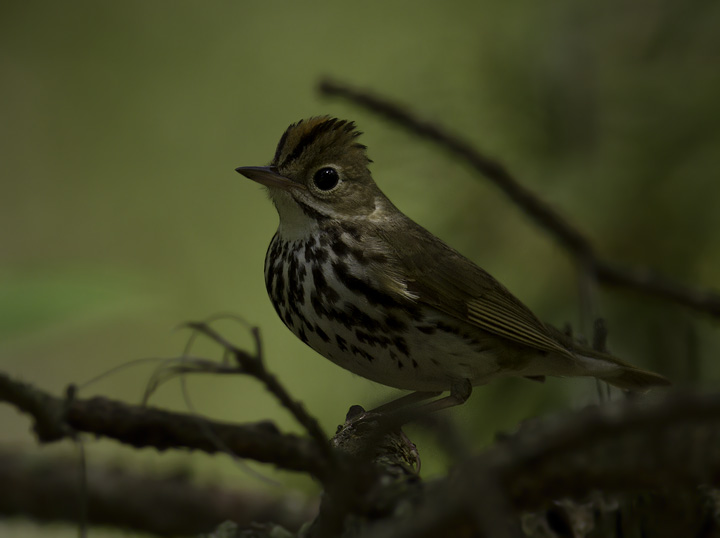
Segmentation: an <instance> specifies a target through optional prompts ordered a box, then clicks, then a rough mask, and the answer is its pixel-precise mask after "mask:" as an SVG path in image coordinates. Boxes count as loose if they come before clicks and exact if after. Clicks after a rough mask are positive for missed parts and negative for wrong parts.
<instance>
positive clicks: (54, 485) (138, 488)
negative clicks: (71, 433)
mask: <svg viewBox="0 0 720 538" xmlns="http://www.w3.org/2000/svg"><path fill="white" fill-rule="evenodd" d="M79 476H80V469H79V463H78V462H77V461H76V460H72V459H68V458H53V459H47V458H42V457H37V456H28V455H25V454H20V453H17V452H12V451H9V450H2V451H0V483H2V484H3V487H2V488H0V514H1V515H2V516H4V517H25V518H30V519H33V520H36V521H45V522H66V523H71V524H72V523H76V522H77V521H78V519H79V517H80V511H81V507H82V506H85V505H86V506H87V513H88V518H89V519H88V523H89V524H90V525H93V526H97V525H101V526H111V527H114V528H120V529H128V530H134V531H142V532H145V533H152V534H156V535H159V536H188V535H194V534H197V533H200V532H208V531H209V530H211V529H213V528H214V527H216V526H217V525H219V524H220V523H221V522H223V521H225V520H228V519H231V520H233V521H234V522H236V523H237V524H238V525H240V526H243V527H247V526H249V525H251V524H252V523H253V522H265V521H272V522H274V523H276V524H278V525H281V526H282V527H285V528H287V529H290V530H296V529H298V528H299V527H300V525H302V524H303V523H304V522H306V521H308V520H310V519H312V517H313V515H314V513H315V511H316V507H315V506H314V504H315V503H308V502H305V501H303V500H301V498H300V497H299V496H293V497H282V496H278V495H275V494H273V495H268V494H266V493H263V492H259V491H257V490H253V491H239V490H228V489H225V488H223V487H220V486H213V485H204V486H200V485H196V484H193V483H191V482H190V481H189V480H188V476H187V475H186V473H184V472H182V471H178V472H175V473H170V474H166V475H164V476H147V473H142V474H137V473H135V472H133V471H131V470H129V469H127V468H123V467H91V468H90V469H88V473H87V477H88V479H87V493H86V494H85V495H81V494H80V491H79V489H80V488H79V484H78V482H79Z"/></svg>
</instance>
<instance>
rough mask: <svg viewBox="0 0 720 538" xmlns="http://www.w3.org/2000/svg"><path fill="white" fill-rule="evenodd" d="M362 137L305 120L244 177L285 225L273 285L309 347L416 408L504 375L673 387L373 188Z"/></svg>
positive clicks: (343, 127) (272, 266) (282, 310)
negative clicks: (591, 344) (592, 342)
mask: <svg viewBox="0 0 720 538" xmlns="http://www.w3.org/2000/svg"><path fill="white" fill-rule="evenodd" d="M359 135H360V132H359V131H357V130H356V128H355V125H354V123H352V122H348V121H344V120H338V119H335V118H330V117H314V118H310V119H308V120H301V121H299V122H298V123H295V124H293V125H291V126H290V127H288V129H287V130H286V131H285V133H284V134H283V135H282V138H281V139H280V142H279V144H278V146H277V150H276V151H275V157H274V158H273V160H272V162H271V163H270V165H269V166H265V167H254V166H245V167H240V168H237V171H238V172H239V173H241V174H243V175H244V176H246V177H248V178H250V179H252V180H254V181H257V182H258V183H261V184H263V185H265V186H266V187H267V188H268V190H269V193H270V198H271V199H272V201H273V203H274V204H275V207H276V208H277V211H278V214H279V216H280V223H279V226H278V229H277V232H276V234H275V236H274V237H273V239H272V241H271V243H270V247H269V248H268V251H267V255H266V258H265V285H266V287H267V291H268V294H269V296H270V299H271V301H272V303H273V305H274V307H275V310H276V311H277V313H278V315H279V316H280V318H281V319H282V321H283V322H284V323H285V325H287V327H288V328H289V329H290V330H291V331H292V332H293V333H295V335H296V336H297V337H298V338H300V339H301V340H302V341H303V342H305V343H306V344H308V345H309V346H310V347H312V348H313V349H314V350H315V351H317V352H318V353H320V354H321V355H323V356H324V357H326V358H328V359H330V360H331V361H333V362H334V363H335V364H337V365H339V366H341V367H343V368H345V369H347V370H350V371H351V372H353V373H355V374H358V375H360V376H363V377H366V378H368V379H371V380H373V381H376V382H378V383H382V384H384V385H389V386H391V387H396V388H400V389H408V390H412V391H417V392H416V393H415V394H414V395H410V396H406V397H405V398H406V399H412V400H420V399H422V398H425V397H430V396H432V395H435V394H439V393H440V392H443V391H448V390H449V391H450V396H448V397H446V398H442V399H440V400H437V401H436V402H434V403H435V404H436V405H435V407H434V409H440V408H443V407H449V406H452V405H456V404H459V403H462V402H464V401H465V400H466V399H467V397H468V396H469V395H470V392H471V390H472V386H475V385H481V384H484V383H487V382H488V381H490V380H492V379H494V378H498V377H505V376H524V377H530V378H543V377H544V376H546V375H552V376H594V377H597V378H600V379H602V380H604V381H607V382H608V383H610V384H612V385H615V386H617V387H620V388H622V389H628V390H640V391H642V390H646V389H648V388H649V387H651V386H654V385H666V384H668V381H667V380H666V379H665V378H664V377H662V376H660V375H658V374H655V373H653V372H649V371H645V370H641V369H639V368H636V367H634V366H632V365H630V364H627V363H625V362H623V361H621V360H619V359H617V358H615V357H613V356H611V355H609V354H605V353H600V352H597V351H594V350H592V349H589V348H588V347H585V346H583V345H581V344H580V343H578V342H575V341H573V340H572V339H571V338H569V337H568V336H566V335H565V334H563V333H562V332H560V331H558V330H556V329H554V328H552V327H550V326H549V325H546V324H544V323H542V322H541V321H539V320H538V318H537V317H535V315H534V314H533V313H532V312H531V311H530V310H529V309H528V308H527V307H526V306H525V305H524V304H523V303H521V302H520V301H519V300H518V299H516V298H515V296H513V295H512V294H511V293H510V292H509V291H508V290H507V289H506V288H505V287H504V286H502V284H500V283H499V282H498V281H497V280H495V279H494V278H493V277H492V276H490V275H489V274H488V273H486V272H485V271H484V270H483V269H481V268H480V267H478V266H477V265H475V264H474V263H473V262H471V261H470V260H468V259H467V258H465V257H463V256H462V255H461V254H460V253H458V252H457V251H455V250H454V249H452V248H451V247H449V246H448V245H446V244H445V243H443V242H442V241H441V240H440V239H438V238H437V237H435V236H434V235H432V234H431V233H430V232H428V231H427V230H425V229H424V228H422V227H421V226H419V225H418V224H416V223H415V222H414V221H412V220H411V219H410V218H408V217H407V216H405V215H404V214H403V213H402V212H401V211H400V210H398V209H397V208H396V207H395V206H394V205H393V204H392V203H391V202H390V200H388V198H387V197H386V196H385V195H384V194H383V193H382V191H381V190H380V189H379V188H378V186H377V185H376V184H375V182H374V181H373V178H372V176H371V175H370V171H369V170H368V164H369V163H370V162H371V161H370V159H369V158H368V157H367V153H366V146H364V145H363V144H361V143H359V142H358V141H357V137H358V136H359ZM430 405H431V404H430Z"/></svg>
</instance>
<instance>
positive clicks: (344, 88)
mask: <svg viewBox="0 0 720 538" xmlns="http://www.w3.org/2000/svg"><path fill="white" fill-rule="evenodd" d="M320 92H321V93H322V94H324V95H329V96H336V97H341V98H343V99H346V100H348V101H351V102H352V103H355V104H356V105H359V106H361V107H363V108H365V109H366V110H369V111H370V112H374V113H375V114H379V115H380V116H382V117H384V118H386V119H388V120H390V121H391V122H393V123H395V124H397V125H400V126H401V127H404V128H405V129H407V130H408V131H410V132H411V133H413V134H414V135H416V136H419V137H421V138H425V139H427V140H430V141H432V142H434V143H436V144H437V145H438V146H440V147H442V148H444V149H446V150H448V151H449V152H450V153H452V154H453V155H455V156H456V157H458V158H460V159H462V160H464V161H465V162H467V163H469V164H470V165H471V166H472V167H473V168H475V170H477V171H478V172H480V173H481V174H482V175H484V176H485V177H486V178H488V179H489V180H491V181H492V182H493V183H495V185H497V186H498V187H499V188H500V189H501V190H502V191H503V192H504V193H505V194H506V195H507V196H508V197H509V198H510V200H512V201H513V202H514V203H515V204H516V205H517V206H518V207H520V209H521V210H522V211H524V212H525V213H527V214H528V215H529V216H530V217H531V218H532V219H533V220H534V221H535V222H536V223H537V224H539V225H540V226H541V227H542V228H544V229H545V230H546V231H547V232H548V233H550V235H552V236H553V237H554V238H555V239H556V240H557V241H558V242H559V243H560V245H562V246H563V248H565V250H566V251H567V252H568V253H569V254H570V255H571V256H572V257H573V258H574V259H575V261H576V262H577V263H579V264H582V265H585V266H586V267H587V268H591V269H594V272H595V273H596V274H597V278H598V279H599V281H600V282H601V283H602V284H605V285H610V286H617V287H622V288H627V289H632V290H635V291H638V292H641V293H645V294H648V295H652V296H655V297H658V298H661V299H663V300H666V301H671V302H675V303H678V304H681V305H683V306H686V307H689V308H693V309H695V310H700V311H702V312H706V313H708V314H710V315H712V316H715V317H720V294H719V293H718V292H716V291H714V290H700V289H694V288H691V287H689V286H685V285H683V284H679V283H676V282H673V281H671V280H668V279H667V278H665V277H662V276H660V275H657V274H655V273H653V272H652V271H650V270H648V269H628V268H623V267H619V266H617V265H615V264H613V263H609V262H606V261H604V260H602V259H600V258H599V257H598V255H597V253H596V252H595V249H594V248H593V246H592V244H591V242H590V241H589V240H588V239H587V237H586V236H585V235H584V234H582V233H581V232H580V231H578V230H577V229H576V228H575V227H573V226H572V225H571V224H570V223H569V222H568V221H567V220H566V219H565V218H563V217H562V216H561V215H560V214H559V213H557V212H556V211H555V210H554V209H553V208H552V207H551V206H550V205H548V204H546V203H545V202H544V201H543V200H542V199H541V198H540V197H538V196H537V195H536V194H535V193H533V192H532V191H530V190H529V189H527V188H526V187H525V186H523V185H522V184H521V183H520V182H519V181H518V179H517V178H516V177H515V176H513V175H512V174H511V173H510V172H509V171H508V170H507V169H506V168H505V167H504V166H503V165H502V164H500V163H499V162H497V161H495V160H493V159H491V158H489V157H487V156H486V155H484V154H482V153H481V152H480V151H478V150H477V149H476V148H474V147H473V146H472V145H471V144H470V143H469V142H467V141H465V140H463V139H461V138H459V137H457V136H455V135H453V134H451V133H449V132H448V131H446V130H445V129H443V128H442V127H441V126H439V125H437V124H435V123H433V122H430V121H427V120H423V119H421V118H419V117H417V116H415V115H414V114H412V113H411V112H409V111H408V110H406V109H405V108H403V107H402V106H401V105H398V104H396V103H393V102H391V101H389V100H388V99H385V98H383V97H380V96H377V95H373V94H371V93H369V92H365V91H362V90H358V89H356V88H352V87H350V86H348V85H345V84H341V83H338V82H333V81H329V80H324V81H322V82H321V83H320Z"/></svg>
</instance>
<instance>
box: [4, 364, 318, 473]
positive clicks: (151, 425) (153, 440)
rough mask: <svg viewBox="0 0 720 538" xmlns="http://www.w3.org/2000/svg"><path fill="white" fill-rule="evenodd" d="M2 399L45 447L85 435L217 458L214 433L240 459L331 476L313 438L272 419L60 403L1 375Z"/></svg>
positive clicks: (97, 402)
mask: <svg viewBox="0 0 720 538" xmlns="http://www.w3.org/2000/svg"><path fill="white" fill-rule="evenodd" d="M0 401H6V402H8V403H11V404H13V405H14V406H15V407H16V408H17V409H19V410H20V411H22V412H24V413H27V414H29V415H31V416H32V417H33V419H34V420H35V424H34V430H35V433H36V434H37V436H38V440H39V441H40V442H43V443H48V442H52V441H58V440H60V439H64V438H68V437H70V438H72V437H74V436H75V435H76V434H77V433H81V432H82V433H90V434H93V435H96V436H102V437H108V438H110V439H115V440H117V441H120V442H121V443H125V444H128V445H131V446H134V447H137V448H142V447H153V448H156V449H157V450H167V449H171V448H176V449H177V448H184V449H190V450H200V451H203V452H207V453H209V454H214V453H216V452H219V451H220V449H219V447H218V445H217V443H216V442H214V439H213V438H209V437H208V435H207V434H206V432H207V431H211V432H212V433H213V437H214V438H215V439H220V440H221V441H222V445H223V446H224V447H227V448H229V449H230V450H231V452H232V454H234V455H236V456H239V457H242V458H249V459H253V460H256V461H259V462H263V463H272V464H274V465H276V466H277V467H280V468H282V469H287V470H291V471H301V472H306V473H309V474H310V475H312V476H314V477H315V478H318V479H319V480H321V481H322V480H325V479H327V475H328V463H327V460H326V459H325V457H324V455H323V453H322V452H321V451H320V450H319V449H318V447H317V443H315V441H314V440H310V439H306V438H302V437H298V436H295V435H291V434H284V433H281V432H280V431H278V429H277V427H276V426H275V425H274V424H273V423H272V422H268V421H266V422H258V423H255V424H227V423H222V422H215V421H210V420H207V419H204V418H201V417H198V416H196V415H189V414H183V413H172V412H169V411H162V410H159V409H155V408H151V407H141V406H134V405H129V404H125V403H122V402H116V401H113V400H109V399H107V398H102V397H95V398H90V399H61V398H57V397H55V396H52V395H50V394H48V393H46V392H44V391H41V390H39V389H36V388H35V387H33V386H31V385H28V384H25V383H20V382H18V381H14V380H12V379H10V377H8V376H7V375H5V374H2V373H0Z"/></svg>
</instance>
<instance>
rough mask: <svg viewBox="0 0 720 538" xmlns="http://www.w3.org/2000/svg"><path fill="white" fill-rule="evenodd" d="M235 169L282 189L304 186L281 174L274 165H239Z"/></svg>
mask: <svg viewBox="0 0 720 538" xmlns="http://www.w3.org/2000/svg"><path fill="white" fill-rule="evenodd" d="M235 171H236V172H238V173H240V174H242V175H244V176H245V177H246V178H248V179H252V180H253V181H257V182H258V183H260V184H262V185H266V186H268V187H277V188H280V189H283V190H289V189H304V188H305V185H302V184H301V183H296V182H294V181H292V180H290V179H288V178H286V177H285V176H281V175H280V174H279V173H278V171H277V168H275V167H274V166H241V167H239V168H236V169H235Z"/></svg>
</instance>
